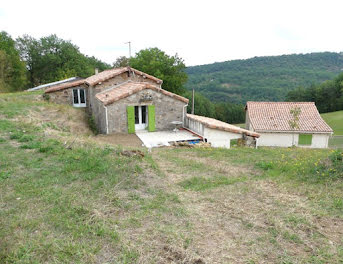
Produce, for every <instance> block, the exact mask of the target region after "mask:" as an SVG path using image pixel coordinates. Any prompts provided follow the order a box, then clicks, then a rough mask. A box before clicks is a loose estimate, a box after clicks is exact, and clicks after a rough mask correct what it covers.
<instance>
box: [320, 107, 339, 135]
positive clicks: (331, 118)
mask: <svg viewBox="0 0 343 264" xmlns="http://www.w3.org/2000/svg"><path fill="white" fill-rule="evenodd" d="M321 116H322V118H323V119H324V120H325V122H326V123H327V124H328V125H329V126H330V127H331V128H332V129H333V131H334V134H335V135H343V111H337V112H331V113H325V114H321Z"/></svg>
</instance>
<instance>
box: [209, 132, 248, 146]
mask: <svg viewBox="0 0 343 264" xmlns="http://www.w3.org/2000/svg"><path fill="white" fill-rule="evenodd" d="M242 137H243V135H242V134H236V133H231V132H228V131H223V130H218V129H212V128H208V127H205V129H204V138H205V139H207V142H209V143H211V146H212V147H214V148H230V142H231V139H238V138H242Z"/></svg>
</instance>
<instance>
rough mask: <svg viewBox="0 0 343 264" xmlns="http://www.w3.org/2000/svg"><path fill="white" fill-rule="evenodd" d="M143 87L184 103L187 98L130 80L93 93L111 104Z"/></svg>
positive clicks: (104, 102)
mask: <svg viewBox="0 0 343 264" xmlns="http://www.w3.org/2000/svg"><path fill="white" fill-rule="evenodd" d="M144 89H151V90H154V91H156V92H160V93H162V94H164V95H167V96H170V97H172V98H174V99H177V100H180V101H182V102H184V103H188V101H189V100H188V99H187V98H185V97H182V96H180V95H177V94H174V93H171V92H168V91H166V90H164V89H162V88H158V87H156V86H155V85H152V84H149V83H146V82H132V81H128V82H125V83H122V84H120V85H118V86H115V87H113V88H111V89H109V90H105V91H103V92H100V93H98V94H96V95H95V97H96V98H97V99H99V100H100V101H101V102H102V103H103V104H104V105H109V104H112V103H114V102H116V101H118V100H120V99H123V98H125V97H128V96H130V95H132V94H134V93H137V92H139V91H142V90H144Z"/></svg>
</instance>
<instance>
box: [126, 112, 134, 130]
mask: <svg viewBox="0 0 343 264" xmlns="http://www.w3.org/2000/svg"><path fill="white" fill-rule="evenodd" d="M126 110H127V132H128V133H129V134H133V133H135V107H134V106H127V107H126Z"/></svg>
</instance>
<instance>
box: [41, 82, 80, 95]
mask: <svg viewBox="0 0 343 264" xmlns="http://www.w3.org/2000/svg"><path fill="white" fill-rule="evenodd" d="M84 83H85V80H84V79H79V80H76V81H72V82H67V83H62V84H58V85H55V86H52V87H50V88H48V89H46V90H45V93H52V92H56V91H60V90H64V89H68V88H71V87H75V86H79V85H82V84H84Z"/></svg>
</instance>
